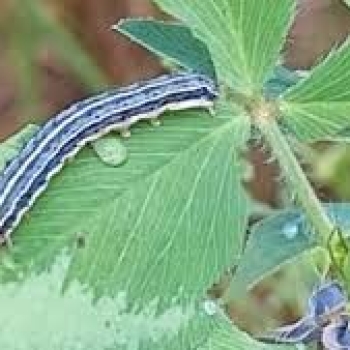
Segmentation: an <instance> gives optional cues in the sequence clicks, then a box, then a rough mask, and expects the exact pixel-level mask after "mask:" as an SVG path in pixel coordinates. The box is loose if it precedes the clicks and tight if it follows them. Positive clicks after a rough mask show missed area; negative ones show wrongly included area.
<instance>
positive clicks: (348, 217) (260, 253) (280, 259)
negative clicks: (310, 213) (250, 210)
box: [231, 203, 350, 295]
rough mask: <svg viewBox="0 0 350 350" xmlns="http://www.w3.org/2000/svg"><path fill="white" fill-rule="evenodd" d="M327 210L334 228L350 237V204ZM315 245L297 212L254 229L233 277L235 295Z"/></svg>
mask: <svg viewBox="0 0 350 350" xmlns="http://www.w3.org/2000/svg"><path fill="white" fill-rule="evenodd" d="M325 208H326V210H327V213H328V215H329V217H330V218H331V220H332V221H333V222H334V223H335V225H339V227H341V228H342V229H343V230H344V231H345V232H346V233H347V234H349V229H350V204H349V203H329V204H326V205H325ZM316 245H317V241H316V239H315V237H314V235H313V230H312V227H311V225H310V224H309V223H308V221H307V219H306V217H305V215H304V214H302V212H301V211H300V210H298V209H289V210H285V211H281V212H280V213H278V214H276V215H273V216H271V217H268V218H266V219H264V220H262V221H260V222H258V223H257V224H255V225H254V226H253V227H252V229H251V234H250V237H249V240H248V243H247V246H246V248H245V251H244V254H243V255H242V257H241V259H240V261H239V264H238V267H237V269H236V271H235V274H234V276H233V280H232V284H231V289H232V292H233V294H236V295H238V294H239V293H241V292H245V291H246V290H247V289H249V288H252V287H253V286H254V285H256V284H257V283H258V282H259V281H261V280H262V279H263V278H264V277H266V276H267V275H269V274H271V273H272V272H273V271H276V270H277V269H278V268H280V267H281V266H282V265H283V264H285V263H286V262H289V261H291V260H292V259H294V258H297V257H298V256H300V254H302V253H304V252H306V251H308V250H310V249H311V248H314V247H316Z"/></svg>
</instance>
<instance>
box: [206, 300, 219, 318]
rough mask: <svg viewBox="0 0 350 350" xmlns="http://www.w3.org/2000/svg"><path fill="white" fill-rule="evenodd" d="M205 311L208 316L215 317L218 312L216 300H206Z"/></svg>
mask: <svg viewBox="0 0 350 350" xmlns="http://www.w3.org/2000/svg"><path fill="white" fill-rule="evenodd" d="M203 309H204V311H205V313H206V314H207V315H209V316H214V315H215V314H216V313H217V312H218V305H217V303H216V302H215V301H214V300H205V301H204V302H203Z"/></svg>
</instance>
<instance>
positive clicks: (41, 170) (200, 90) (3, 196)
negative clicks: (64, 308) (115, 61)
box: [0, 73, 218, 242]
mask: <svg viewBox="0 0 350 350" xmlns="http://www.w3.org/2000/svg"><path fill="white" fill-rule="evenodd" d="M217 96H218V90H217V86H216V84H215V83H214V82H213V81H212V80H210V79H209V78H207V77H205V76H203V75H199V74H195V73H174V74H171V75H164V76H161V77H158V78H155V79H152V80H149V81H147V82H143V83H139V84H134V85H131V86H129V87H125V88H121V89H114V90H111V91H107V92H103V93H101V94H98V95H96V96H93V97H90V98H87V99H85V100H82V101H79V102H77V103H75V104H73V105H71V106H70V107H68V108H67V109H65V110H63V111H62V112H60V113H58V114H57V115H56V116H54V117H53V118H52V119H50V120H49V121H48V122H46V123H45V124H44V125H43V126H42V128H40V129H39V130H38V132H37V133H36V134H35V135H34V136H33V137H32V138H31V139H30V140H29V141H28V143H27V144H26V145H25V146H24V147H23V149H22V150H21V151H20V153H19V154H18V155H17V156H16V157H15V158H14V159H12V161H11V162H10V163H9V165H8V166H7V167H6V169H5V170H4V172H3V173H2V174H1V175H0V242H5V241H7V240H8V239H9V237H10V235H11V233H12V232H13V230H14V229H15V228H16V227H17V226H18V224H19V223H20V221H21V219H22V217H23V215H24V214H25V213H26V212H27V211H28V210H29V209H30V208H31V207H32V206H33V204H34V203H35V201H36V199H37V198H38V197H39V196H40V194H41V193H42V192H43V191H44V190H45V189H46V187H47V185H48V184H49V181H50V179H51V178H52V177H53V176H54V175H55V174H56V173H58V172H59V171H60V170H61V169H62V167H63V166H64V163H65V161H66V160H67V159H69V158H72V157H74V155H76V154H77V153H78V151H79V150H80V149H81V148H82V147H84V146H85V145H86V144H87V143H88V142H89V141H93V140H95V139H97V138H99V137H101V136H103V135H105V134H107V133H108V132H110V131H112V130H119V131H120V132H127V131H128V128H129V127H130V126H131V125H133V124H135V123H137V122H138V121H139V120H155V119H156V118H157V117H158V116H159V115H161V114H162V113H163V112H164V111H166V110H183V109H188V108H211V107H212V105H213V101H214V100H215V98H216V97H217Z"/></svg>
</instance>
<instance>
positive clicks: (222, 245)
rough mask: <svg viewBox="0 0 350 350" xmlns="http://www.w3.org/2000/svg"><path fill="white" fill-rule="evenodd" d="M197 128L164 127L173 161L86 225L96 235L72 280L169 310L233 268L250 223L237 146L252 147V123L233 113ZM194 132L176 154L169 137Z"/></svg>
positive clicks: (160, 148)
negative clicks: (207, 127)
mask: <svg viewBox="0 0 350 350" xmlns="http://www.w3.org/2000/svg"><path fill="white" fill-rule="evenodd" d="M187 125H188V124H187ZM213 126H214V125H213ZM196 129H197V128H196V126H195V124H193V125H192V127H191V128H188V126H187V127H186V126H185V123H184V122H183V121H182V123H181V124H178V127H177V128H174V129H173V130H169V131H170V134H167V133H166V132H164V131H163V133H162V137H160V138H159V139H158V144H157V152H162V154H163V156H165V157H167V158H168V161H167V163H166V164H164V165H163V166H162V167H161V168H159V169H156V170H155V171H152V172H151V173H149V174H148V176H144V177H143V178H142V179H140V180H139V181H137V182H135V183H133V184H132V186H128V188H126V190H125V191H124V193H123V194H122V195H121V196H119V197H117V198H116V199H113V200H112V201H109V202H107V203H106V205H105V206H102V205H101V207H100V210H99V211H98V212H96V215H94V216H93V217H92V218H91V220H89V222H88V223H86V222H85V221H84V223H82V224H83V227H84V228H83V230H86V231H87V232H88V234H87V237H88V239H87V242H86V246H85V249H83V250H80V252H79V253H78V254H77V256H76V259H75V264H74V265H73V269H72V274H71V276H70V279H73V280H74V279H76V278H78V279H79V280H81V281H83V282H84V283H87V284H88V285H90V286H94V287H95V289H96V291H97V295H99V293H101V292H102V291H104V292H106V291H108V292H109V293H112V294H113V293H116V292H123V293H124V294H125V295H126V297H127V299H128V301H129V302H130V303H131V304H132V305H138V307H144V306H145V305H147V304H148V303H151V302H155V300H157V302H156V303H157V307H158V308H159V310H162V309H163V308H164V307H168V305H169V303H172V302H173V301H174V300H178V303H180V304H181V305H184V306H185V305H187V304H188V303H190V304H191V303H193V302H194V301H195V300H197V299H198V298H201V297H202V296H203V295H204V293H205V291H206V289H207V288H208V287H209V286H210V285H211V284H212V283H213V282H214V281H215V280H216V279H217V278H219V277H220V275H221V274H222V273H223V272H224V271H225V270H226V269H227V268H229V267H230V265H231V264H232V261H233V259H234V258H235V256H237V255H238V253H239V252H240V250H241V247H242V240H243V237H244V230H245V226H246V220H247V200H246V196H245V193H244V191H243V189H242V186H241V177H242V170H243V169H242V165H241V162H240V160H239V156H238V154H237V153H236V148H238V149H240V148H241V147H242V146H243V145H244V144H245V142H246V140H247V138H248V135H249V124H248V123H247V121H246V118H235V119H232V118H231V119H229V120H226V122H225V123H224V124H221V125H220V126H218V127H216V128H215V129H212V130H207V131H206V132H205V133H204V134H202V137H200V138H198V139H197V140H195V139H196V138H195V134H197V132H198V131H197V130H196ZM194 133H195V134H194ZM190 135H192V137H193V138H192V140H191V143H190V144H188V146H190V147H188V146H187V147H185V148H183V149H182V151H181V152H180V153H176V154H173V151H171V153H172V154H169V153H168V152H169V150H168V147H169V141H168V140H169V139H170V140H172V139H179V138H180V140H181V138H182V139H184V137H185V138H188V137H190ZM197 135H198V134H197ZM198 136H199V135H198ZM187 142H188V141H187ZM151 147H152V146H151V145H150V148H151ZM148 152H149V153H148ZM153 152H155V151H154V150H152V149H148V151H147V152H146V153H143V156H144V159H146V158H152V156H154V154H153ZM147 153H148V156H146V154H147ZM130 160H131V158H130ZM146 162H147V161H146ZM129 163H131V162H129ZM232 193H234V194H235V195H234V196H232ZM111 266H112V267H113V268H111Z"/></svg>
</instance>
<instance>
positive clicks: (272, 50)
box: [155, 0, 295, 93]
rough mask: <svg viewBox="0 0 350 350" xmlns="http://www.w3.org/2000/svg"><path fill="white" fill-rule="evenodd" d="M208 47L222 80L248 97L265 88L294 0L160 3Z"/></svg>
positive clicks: (177, 0) (174, 0)
mask: <svg viewBox="0 0 350 350" xmlns="http://www.w3.org/2000/svg"><path fill="white" fill-rule="evenodd" d="M155 2H156V3H157V4H158V5H159V6H160V7H161V8H162V9H163V10H165V11H166V12H168V13H170V14H171V15H174V16H175V17H177V18H179V19H181V20H182V21H184V22H185V23H186V24H187V25H188V26H189V27H190V28H191V29H192V30H193V33H194V35H196V36H197V37H198V38H199V39H200V40H202V41H203V42H204V43H205V44H206V45H207V47H208V49H209V51H210V54H211V57H212V59H213V62H214V66H215V68H216V72H217V74H218V78H219V80H220V81H223V82H225V83H227V84H228V85H229V86H233V87H235V88H236V89H240V90H243V91H245V92H247V93H254V92H256V91H257V90H260V89H262V86H263V83H264V82H265V80H266V79H267V76H268V75H269V73H271V72H272V70H273V68H274V67H275V65H276V63H277V59H278V56H279V53H280V50H281V48H282V46H283V42H284V38H285V36H286V34H287V30H288V27H289V23H290V21H291V17H292V13H293V10H294V5H295V1H294V0H284V1H276V0H260V1H259V3H257V1H256V0H208V1H203V0H191V1H186V0H155Z"/></svg>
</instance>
